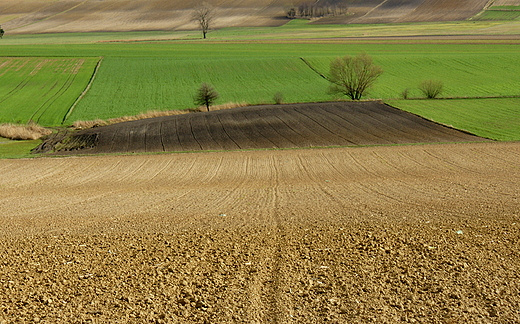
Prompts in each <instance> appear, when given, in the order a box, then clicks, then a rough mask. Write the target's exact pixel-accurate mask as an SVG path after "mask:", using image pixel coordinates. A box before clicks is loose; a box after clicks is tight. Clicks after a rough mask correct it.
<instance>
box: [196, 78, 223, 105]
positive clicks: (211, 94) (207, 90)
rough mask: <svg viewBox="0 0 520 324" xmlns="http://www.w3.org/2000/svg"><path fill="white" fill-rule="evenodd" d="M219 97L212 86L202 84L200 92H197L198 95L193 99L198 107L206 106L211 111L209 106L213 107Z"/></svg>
mask: <svg viewBox="0 0 520 324" xmlns="http://www.w3.org/2000/svg"><path fill="white" fill-rule="evenodd" d="M218 97H219V94H218V92H217V91H215V89H214V88H213V87H212V86H211V85H209V84H207V83H202V84H201V85H200V88H199V90H197V94H196V95H195V97H194V98H193V101H194V102H195V104H196V105H199V106H206V109H208V111H209V106H211V105H212V104H213V103H214V102H215V100H217V99H218Z"/></svg>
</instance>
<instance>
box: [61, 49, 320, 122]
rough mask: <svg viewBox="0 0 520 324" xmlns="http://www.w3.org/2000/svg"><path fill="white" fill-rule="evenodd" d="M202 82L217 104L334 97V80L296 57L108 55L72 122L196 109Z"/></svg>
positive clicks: (78, 106) (75, 112)
mask: <svg viewBox="0 0 520 324" xmlns="http://www.w3.org/2000/svg"><path fill="white" fill-rule="evenodd" d="M202 82H207V83H211V84H212V85H214V87H215V88H216V90H217V91H218V92H219V93H220V94H221V97H220V99H219V100H218V102H217V104H219V103H229V102H236V103H240V102H247V103H250V104H261V103H273V99H272V98H273V96H274V94H275V93H277V92H281V93H282V94H283V95H284V98H285V100H286V101H288V102H308V101H324V100H327V99H328V98H329V97H328V95H327V87H328V82H327V81H326V80H324V79H322V78H320V77H319V76H317V75H316V73H314V72H313V71H312V70H311V69H309V68H308V67H307V66H306V65H305V64H304V63H303V62H302V61H301V60H299V59H295V58H283V59H281V58H260V59H259V58H246V57H241V58H239V59H223V58H214V59H209V58H208V59H175V58H173V57H172V58H155V57H143V58H139V59H135V58H121V57H119V58H107V59H105V60H104V61H103V65H102V68H101V69H100V72H99V74H98V76H97V77H96V80H95V82H94V84H93V85H92V88H91V90H90V91H89V92H88V94H87V95H86V96H85V98H84V99H83V100H82V101H81V102H80V103H79V104H78V105H77V107H76V108H75V110H74V112H73V113H72V114H71V115H70V118H69V120H68V121H74V120H91V119H95V118H101V119H107V118H113V117H119V116H121V114H124V115H136V114H138V113H140V112H146V111H149V110H172V109H186V108H191V107H194V103H193V95H194V94H195V92H196V90H197V88H198V87H199V86H200V84H201V83H202Z"/></svg>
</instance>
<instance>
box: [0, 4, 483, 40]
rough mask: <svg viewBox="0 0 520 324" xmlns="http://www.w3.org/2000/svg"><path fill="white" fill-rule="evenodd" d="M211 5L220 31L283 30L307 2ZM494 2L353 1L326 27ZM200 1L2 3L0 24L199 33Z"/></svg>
mask: <svg viewBox="0 0 520 324" xmlns="http://www.w3.org/2000/svg"><path fill="white" fill-rule="evenodd" d="M207 2H209V3H211V4H213V5H215V6H216V7H217V8H218V14H217V15H216V19H215V24H214V27H215V28H222V27H230V26H235V27H239V26H280V25H283V24H285V23H286V22H288V19H286V18H285V13H286V10H287V9H288V8H290V7H291V6H295V5H298V4H299V3H301V2H308V1H305V0H298V1H288V0H274V1H267V0H263V1H251V0H248V1H234V0H224V1H215V0H208V1H207ZM487 2H488V0H458V1H453V0H408V1H404V0H365V1H360V0H347V5H348V6H349V12H350V13H351V15H347V16H341V17H333V18H325V19H323V21H322V22H323V23H349V22H355V23H389V22H409V21H438V20H441V21H446V20H464V19H467V18H469V17H471V16H473V15H475V14H476V13H478V12H479V11H480V10H482V8H484V6H485V5H486V4H487ZM198 3H199V1H197V0H189V1H170V0H153V1H149V0H103V1H96V0H86V1H77V0H61V1H47V0H2V2H1V3H0V24H1V25H2V26H3V28H4V29H5V30H6V31H7V33H8V34H11V35H12V34H31V33H60V32H92V31H97V32H104V31H136V30H186V29H195V28H196V24H195V23H194V22H193V21H191V13H192V9H193V8H194V7H195V6H196V5H197V4H198Z"/></svg>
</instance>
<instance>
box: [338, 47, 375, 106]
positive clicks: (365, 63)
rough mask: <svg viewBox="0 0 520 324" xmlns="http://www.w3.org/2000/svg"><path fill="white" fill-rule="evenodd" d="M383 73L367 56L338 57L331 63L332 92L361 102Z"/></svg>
mask: <svg viewBox="0 0 520 324" xmlns="http://www.w3.org/2000/svg"><path fill="white" fill-rule="evenodd" d="M382 73H383V69H381V67H380V66H377V65H374V63H373V61H372V58H371V57H370V56H369V55H367V54H364V53H363V54H360V55H358V56H355V57H352V56H345V57H338V58H336V59H334V60H333V61H332V62H331V63H330V73H329V81H330V82H331V86H330V92H331V93H341V94H344V95H346V96H348V97H349V98H351V99H352V100H359V99H361V97H362V96H363V94H364V93H365V92H366V90H367V89H368V88H370V87H371V86H372V84H373V83H374V82H375V81H376V79H377V78H378V77H379V76H380V75H381V74H382Z"/></svg>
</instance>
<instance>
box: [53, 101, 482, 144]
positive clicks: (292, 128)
mask: <svg viewBox="0 0 520 324" xmlns="http://www.w3.org/2000/svg"><path fill="white" fill-rule="evenodd" d="M484 140H485V139H482V138H480V137H477V136H473V135H470V134H467V133H463V132H460V131H458V130H455V129H452V128H449V127H445V126H442V125H439V124H436V123H433V122H430V121H427V120H425V119H423V118H421V117H419V116H416V115H413V114H410V113H407V112H404V111H401V110H398V109H395V108H392V107H390V106H387V105H385V104H383V103H380V102H376V101H368V102H330V103H309V104H288V105H273V106H269V105H266V106H253V107H243V108H235V109H228V110H220V111H210V112H205V113H192V114H185V115H177V116H166V117H159V118H150V119H144V120H139V121H133V122H127V123H119V124H114V125H110V126H104V127H97V128H93V129H88V130H84V131H80V132H78V133H76V134H75V135H74V136H73V137H72V138H71V139H68V140H67V141H66V143H65V144H64V145H62V144H58V145H57V146H56V148H57V150H58V153H59V154H65V153H70V154H78V153H80V154H92V153H94V154H97V153H113V152H121V153H127V152H175V151H177V152H178V151H201V150H238V149H263V148H299V147H317V146H318V147H324V146H345V145H387V144H410V143H436V142H467V141H484Z"/></svg>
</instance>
